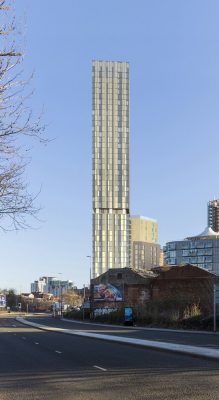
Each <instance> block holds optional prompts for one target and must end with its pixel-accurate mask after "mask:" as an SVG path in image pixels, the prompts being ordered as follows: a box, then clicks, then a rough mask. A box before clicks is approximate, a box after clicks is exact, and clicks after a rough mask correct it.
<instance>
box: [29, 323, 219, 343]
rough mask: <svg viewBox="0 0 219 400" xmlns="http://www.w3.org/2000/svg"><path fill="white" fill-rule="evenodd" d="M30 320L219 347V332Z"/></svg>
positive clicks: (86, 330) (95, 331)
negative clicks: (175, 330)
mask: <svg viewBox="0 0 219 400" xmlns="http://www.w3.org/2000/svg"><path fill="white" fill-rule="evenodd" d="M28 320H30V321H33V322H37V323H40V324H42V325H48V326H54V327H60V328H65V329H71V330H76V331H77V330H78V331H83V332H92V333H101V334H106V335H116V336H126V337H129V338H137V339H146V340H155V341H158V342H159V341H163V342H167V343H168V342H170V343H180V344H184V345H191V346H201V347H209V348H215V349H219V334H218V333H217V334H214V333H207V332H206V333H197V332H195V331H193V332H188V331H184V332H179V331H177V332H174V331H173V330H172V331H171V330H158V329H149V330H148V329H144V328H137V327H123V326H121V327H118V326H116V327H115V326H113V325H112V326H104V324H102V325H98V324H92V323H80V322H71V321H68V322H66V321H63V320H61V321H60V319H55V318H52V317H49V316H45V315H42V316H37V317H29V318H28Z"/></svg>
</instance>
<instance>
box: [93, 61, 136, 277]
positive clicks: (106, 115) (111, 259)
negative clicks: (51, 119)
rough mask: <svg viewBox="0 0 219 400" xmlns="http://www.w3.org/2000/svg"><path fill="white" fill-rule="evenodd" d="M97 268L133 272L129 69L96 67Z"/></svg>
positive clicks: (97, 64) (96, 64)
mask: <svg viewBox="0 0 219 400" xmlns="http://www.w3.org/2000/svg"><path fill="white" fill-rule="evenodd" d="M92 136H93V151H92V152H93V166H92V169H93V171H92V177H93V268H92V277H93V278H95V277H97V276H99V275H100V274H102V273H103V272H106V271H107V270H108V269H109V268H125V267H129V266H130V215H129V64H128V63H127V62H117V61H116V62H115V61H93V63H92Z"/></svg>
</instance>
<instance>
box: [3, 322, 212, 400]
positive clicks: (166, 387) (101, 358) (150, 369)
mask: <svg viewBox="0 0 219 400" xmlns="http://www.w3.org/2000/svg"><path fill="white" fill-rule="evenodd" d="M41 322H42V321H41ZM56 322H57V321H56ZM57 323H59V322H57ZM0 334H1V335H0V338H1V340H0V360H1V362H0V400H12V399H13V400H14V399H16V400H20V399H21V400H26V399H28V400H36V399H37V400H38V399H39V400H41V399H42V400H44V399H46V400H47V399H53V400H58V399H61V400H70V399H74V400H79V399H80V400H82V399H86V400H93V399H95V400H100V399H101V400H103V399H104V400H114V399H118V400H120V399H121V400H123V399H125V400H126V399H127V400H131V399H132V400H135V399H142V400H143V399H150V400H182V399H183V400H186V399H189V400H209V399H212V400H218V399H219V362H218V361H213V360H208V359H202V358H197V357H190V356H186V355H180V354H174V353H168V352H160V351H154V350H151V349H144V348H139V347H136V346H129V345H124V344H123V345H122V344H118V343H111V342H105V341H99V340H96V339H90V338H83V337H79V336H69V335H64V334H59V333H54V332H44V331H40V330H37V329H35V328H33V327H29V326H25V325H23V324H21V323H19V322H17V321H16V320H14V319H13V318H12V317H7V318H6V317H1V318H0Z"/></svg>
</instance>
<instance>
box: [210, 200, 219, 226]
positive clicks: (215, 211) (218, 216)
mask: <svg viewBox="0 0 219 400" xmlns="http://www.w3.org/2000/svg"><path fill="white" fill-rule="evenodd" d="M208 226H209V227H210V228H211V229H213V231H215V232H219V199H217V200H211V201H209V202H208Z"/></svg>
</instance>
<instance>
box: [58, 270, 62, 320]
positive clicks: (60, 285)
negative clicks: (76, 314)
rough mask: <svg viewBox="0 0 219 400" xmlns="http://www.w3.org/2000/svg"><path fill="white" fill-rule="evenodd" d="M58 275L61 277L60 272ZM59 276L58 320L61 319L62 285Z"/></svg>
mask: <svg viewBox="0 0 219 400" xmlns="http://www.w3.org/2000/svg"><path fill="white" fill-rule="evenodd" d="M58 275H61V276H62V272H58ZM61 276H60V277H59V299H60V300H59V308H60V318H62V283H61Z"/></svg>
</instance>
